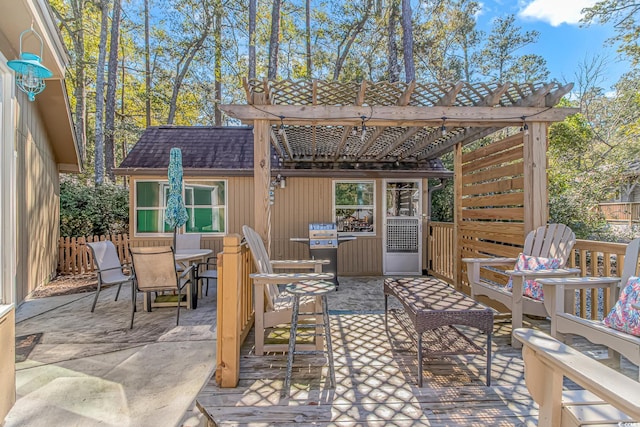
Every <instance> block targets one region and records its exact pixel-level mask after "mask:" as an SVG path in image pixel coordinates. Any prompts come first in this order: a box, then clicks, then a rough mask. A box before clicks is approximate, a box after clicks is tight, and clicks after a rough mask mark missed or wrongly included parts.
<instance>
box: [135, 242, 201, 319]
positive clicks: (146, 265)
mask: <svg viewBox="0 0 640 427" xmlns="http://www.w3.org/2000/svg"><path fill="white" fill-rule="evenodd" d="M129 251H130V252H131V261H132V264H133V286H132V287H131V301H132V308H131V326H130V328H131V329H133V317H134V315H135V312H136V294H137V292H145V293H147V294H150V293H151V292H162V291H175V292H177V293H178V300H177V303H176V305H177V306H178V309H177V314H176V326H177V325H178V324H179V322H180V306H181V305H182V304H181V303H182V290H183V289H184V288H185V286H191V284H192V283H193V270H194V268H195V265H191V266H189V267H188V268H186V269H185V270H184V271H182V272H178V270H177V269H176V263H175V257H174V252H173V248H171V247H170V246H156V247H132V248H129ZM147 301H149V305H150V301H151V298H150V295H149V297H148V298H147ZM147 309H148V310H149V311H150V310H151V308H150V307H149V306H148V307H147Z"/></svg>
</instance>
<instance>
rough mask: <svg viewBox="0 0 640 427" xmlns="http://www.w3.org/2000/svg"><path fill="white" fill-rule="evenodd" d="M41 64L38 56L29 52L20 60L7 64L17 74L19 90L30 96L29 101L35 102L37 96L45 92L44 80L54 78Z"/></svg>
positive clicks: (23, 53) (24, 53)
mask: <svg viewBox="0 0 640 427" xmlns="http://www.w3.org/2000/svg"><path fill="white" fill-rule="evenodd" d="M40 62H41V60H40V57H39V56H38V55H36V54H33V53H29V52H22V53H20V59H14V60H13V61H8V62H7V65H8V66H9V68H11V69H12V70H14V71H15V72H16V84H17V85H18V88H20V90H21V91H23V92H24V93H26V94H27V95H28V96H29V101H34V100H35V99H36V95H37V94H39V93H40V92H42V91H43V90H44V86H45V84H44V79H47V78H49V77H51V76H53V73H52V72H51V71H49V69H48V68H47V67H45V66H44V65H42V64H41V63H40Z"/></svg>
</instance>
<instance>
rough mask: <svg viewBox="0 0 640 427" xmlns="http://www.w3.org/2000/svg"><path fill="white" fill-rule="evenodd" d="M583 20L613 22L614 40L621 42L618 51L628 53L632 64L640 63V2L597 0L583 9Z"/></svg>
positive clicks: (635, 0)
mask: <svg viewBox="0 0 640 427" xmlns="http://www.w3.org/2000/svg"><path fill="white" fill-rule="evenodd" d="M583 12H584V18H583V22H585V23H587V24H591V23H593V22H601V23H608V22H613V24H614V28H615V31H616V34H617V35H616V36H615V37H613V38H612V39H611V41H612V42H619V43H620V47H619V49H618V51H619V52H620V53H623V54H626V55H627V56H628V57H629V59H630V60H631V62H632V64H633V65H634V66H635V65H638V63H640V45H638V36H639V35H640V24H639V23H638V18H639V17H640V2H639V1H637V0H603V1H599V2H597V3H596V4H595V5H594V6H593V7H588V8H586V9H584V10H583Z"/></svg>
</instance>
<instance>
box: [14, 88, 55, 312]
mask: <svg viewBox="0 0 640 427" xmlns="http://www.w3.org/2000/svg"><path fill="white" fill-rule="evenodd" d="M16 96H17V99H18V114H17V123H16V152H17V159H16V166H17V170H16V176H17V177H18V179H17V182H16V204H17V206H16V215H17V235H16V243H17V250H16V254H17V259H16V282H17V283H16V301H17V302H21V301H23V300H24V299H25V298H26V296H27V295H28V294H29V293H30V292H31V291H33V290H34V289H35V288H36V287H38V286H39V285H41V284H43V283H46V282H48V281H49V280H51V278H52V277H54V276H55V273H56V266H57V254H58V237H59V233H60V231H59V226H58V224H59V223H58V218H59V216H60V180H59V176H58V168H57V164H56V160H55V156H54V153H53V149H52V146H51V144H50V142H49V137H48V135H47V132H46V130H45V127H44V125H43V122H42V117H41V115H40V113H39V110H38V107H37V104H36V103H33V102H29V101H28V100H27V96H26V95H25V94H23V93H22V92H19V93H17V95H16Z"/></svg>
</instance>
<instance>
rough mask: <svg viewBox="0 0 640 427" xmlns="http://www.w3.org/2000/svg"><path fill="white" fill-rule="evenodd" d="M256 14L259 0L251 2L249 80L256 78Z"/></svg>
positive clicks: (250, 0) (251, 0)
mask: <svg viewBox="0 0 640 427" xmlns="http://www.w3.org/2000/svg"><path fill="white" fill-rule="evenodd" d="M256 13H257V0H249V73H248V74H249V78H250V79H255V78H256Z"/></svg>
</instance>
